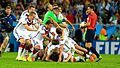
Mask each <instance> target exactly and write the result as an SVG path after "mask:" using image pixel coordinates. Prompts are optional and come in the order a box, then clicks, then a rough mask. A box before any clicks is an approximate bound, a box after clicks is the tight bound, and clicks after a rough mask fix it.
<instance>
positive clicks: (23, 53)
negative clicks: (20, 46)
mask: <svg viewBox="0 0 120 68" xmlns="http://www.w3.org/2000/svg"><path fill="white" fill-rule="evenodd" d="M27 51H28V50H26V49H24V50H23V52H22V55H21V56H22V57H23V56H25V55H26V53H27Z"/></svg>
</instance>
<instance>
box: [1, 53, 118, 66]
mask: <svg viewBox="0 0 120 68" xmlns="http://www.w3.org/2000/svg"><path fill="white" fill-rule="evenodd" d="M16 56H17V53H13V52H12V53H4V54H2V58H0V68H120V55H102V57H103V59H102V60H101V61H100V62H94V63H92V62H74V63H71V62H67V63H64V62H61V63H60V62H59V63H58V62H40V61H36V62H23V61H16V60H15V58H16Z"/></svg>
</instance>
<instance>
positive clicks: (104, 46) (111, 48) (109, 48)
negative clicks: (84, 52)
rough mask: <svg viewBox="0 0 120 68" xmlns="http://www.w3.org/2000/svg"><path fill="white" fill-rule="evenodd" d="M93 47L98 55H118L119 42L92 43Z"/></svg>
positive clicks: (119, 52)
mask: <svg viewBox="0 0 120 68" xmlns="http://www.w3.org/2000/svg"><path fill="white" fill-rule="evenodd" d="M93 47H95V48H96V50H97V52H98V53H100V54H120V41H94V42H93Z"/></svg>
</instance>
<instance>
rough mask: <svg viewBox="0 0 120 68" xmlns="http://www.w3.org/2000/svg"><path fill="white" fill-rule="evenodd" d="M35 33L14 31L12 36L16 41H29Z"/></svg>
mask: <svg viewBox="0 0 120 68" xmlns="http://www.w3.org/2000/svg"><path fill="white" fill-rule="evenodd" d="M35 33H36V32H33V31H22V30H14V31H13V34H14V36H15V38H16V39H17V40H19V39H20V38H24V39H25V40H26V39H30V38H31V37H32V36H34V35H35Z"/></svg>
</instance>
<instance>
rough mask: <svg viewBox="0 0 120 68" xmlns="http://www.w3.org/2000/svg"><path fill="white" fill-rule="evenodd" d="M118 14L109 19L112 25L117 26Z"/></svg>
mask: <svg viewBox="0 0 120 68" xmlns="http://www.w3.org/2000/svg"><path fill="white" fill-rule="evenodd" d="M118 15H119V14H118V12H115V13H114V15H112V16H111V17H110V19H109V22H110V24H114V25H117V16H118Z"/></svg>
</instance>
